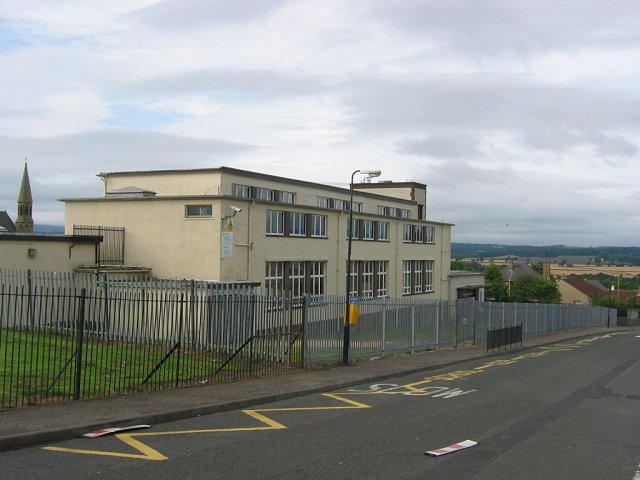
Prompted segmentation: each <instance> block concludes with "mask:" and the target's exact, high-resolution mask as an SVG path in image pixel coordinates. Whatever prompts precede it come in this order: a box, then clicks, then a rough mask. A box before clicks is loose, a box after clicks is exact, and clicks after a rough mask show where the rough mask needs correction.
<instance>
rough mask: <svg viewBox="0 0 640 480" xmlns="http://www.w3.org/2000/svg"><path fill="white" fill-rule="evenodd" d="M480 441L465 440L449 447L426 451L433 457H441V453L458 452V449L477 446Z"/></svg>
mask: <svg viewBox="0 0 640 480" xmlns="http://www.w3.org/2000/svg"><path fill="white" fill-rule="evenodd" d="M476 445H478V442H475V441H473V440H465V441H464V442H459V443H454V444H453V445H451V446H449V447H444V448H439V449H437V450H429V451H427V452H424V453H425V454H427V455H429V456H431V457H439V456H440V455H446V454H447V453H451V452H457V451H458V450H464V449H465V448H469V447H475V446H476Z"/></svg>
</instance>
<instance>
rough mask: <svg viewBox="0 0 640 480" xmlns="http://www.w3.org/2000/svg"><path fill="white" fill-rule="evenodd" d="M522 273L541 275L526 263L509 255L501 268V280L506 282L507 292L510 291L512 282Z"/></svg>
mask: <svg viewBox="0 0 640 480" xmlns="http://www.w3.org/2000/svg"><path fill="white" fill-rule="evenodd" d="M523 275H531V276H533V277H541V276H542V275H540V274H539V273H538V272H536V271H535V270H534V269H533V268H531V267H530V266H529V265H527V264H526V263H522V262H519V261H517V258H513V257H510V258H509V262H508V263H507V265H506V267H505V268H503V269H502V280H503V281H504V283H506V284H507V287H508V288H509V292H511V286H512V285H513V282H515V281H516V280H517V279H518V278H520V277H522V276H523Z"/></svg>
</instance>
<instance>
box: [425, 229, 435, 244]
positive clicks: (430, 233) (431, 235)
mask: <svg viewBox="0 0 640 480" xmlns="http://www.w3.org/2000/svg"><path fill="white" fill-rule="evenodd" d="M425 231H426V232H425V239H424V241H425V242H427V243H436V227H431V226H427V227H425Z"/></svg>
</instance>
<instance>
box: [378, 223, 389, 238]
mask: <svg viewBox="0 0 640 480" xmlns="http://www.w3.org/2000/svg"><path fill="white" fill-rule="evenodd" d="M377 224H378V225H377V229H378V240H389V222H377Z"/></svg>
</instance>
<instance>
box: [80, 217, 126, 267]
mask: <svg viewBox="0 0 640 480" xmlns="http://www.w3.org/2000/svg"><path fill="white" fill-rule="evenodd" d="M73 234H74V235H92V236H95V235H97V236H101V237H102V242H100V243H99V244H98V246H97V249H98V250H97V254H96V263H97V264H98V265H100V266H104V265H124V227H102V226H94V225H74V226H73Z"/></svg>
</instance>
